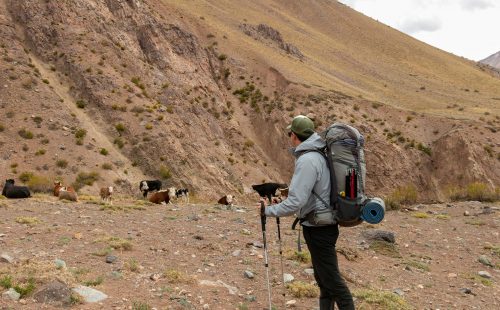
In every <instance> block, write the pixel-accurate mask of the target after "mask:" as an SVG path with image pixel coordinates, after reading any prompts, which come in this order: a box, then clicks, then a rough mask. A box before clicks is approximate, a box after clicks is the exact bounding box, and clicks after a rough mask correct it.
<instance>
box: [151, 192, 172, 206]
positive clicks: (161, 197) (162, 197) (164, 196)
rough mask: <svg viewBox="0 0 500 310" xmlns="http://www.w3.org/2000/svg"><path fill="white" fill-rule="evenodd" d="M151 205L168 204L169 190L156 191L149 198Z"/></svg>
mask: <svg viewBox="0 0 500 310" xmlns="http://www.w3.org/2000/svg"><path fill="white" fill-rule="evenodd" d="M149 201H151V202H152V203H156V204H160V203H162V202H165V203H169V201H170V195H169V190H163V191H158V192H156V193H154V194H153V195H151V197H149Z"/></svg>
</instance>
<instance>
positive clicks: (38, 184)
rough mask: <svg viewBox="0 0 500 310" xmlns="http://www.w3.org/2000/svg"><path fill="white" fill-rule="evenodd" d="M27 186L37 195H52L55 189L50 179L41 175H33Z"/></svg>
mask: <svg viewBox="0 0 500 310" xmlns="http://www.w3.org/2000/svg"><path fill="white" fill-rule="evenodd" d="M26 185H27V186H28V187H29V188H30V190H32V191H33V192H35V193H50V192H51V191H52V189H53V183H52V182H51V181H50V180H49V178H47V177H45V176H40V175H33V176H32V177H31V179H30V180H29V181H28V182H27V184H26Z"/></svg>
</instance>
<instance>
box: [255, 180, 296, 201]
mask: <svg viewBox="0 0 500 310" xmlns="http://www.w3.org/2000/svg"><path fill="white" fill-rule="evenodd" d="M287 187H288V185H286V184H280V183H263V184H257V185H252V188H253V189H254V190H255V191H256V192H257V193H259V196H260V197H263V198H267V199H269V203H271V199H272V197H276V190H277V189H285V188H287Z"/></svg>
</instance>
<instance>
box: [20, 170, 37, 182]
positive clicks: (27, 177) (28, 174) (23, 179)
mask: <svg viewBox="0 0 500 310" xmlns="http://www.w3.org/2000/svg"><path fill="white" fill-rule="evenodd" d="M33 176H34V174H33V172H23V173H21V175H19V180H20V181H21V182H23V183H27V182H28V181H29V180H31V178H33Z"/></svg>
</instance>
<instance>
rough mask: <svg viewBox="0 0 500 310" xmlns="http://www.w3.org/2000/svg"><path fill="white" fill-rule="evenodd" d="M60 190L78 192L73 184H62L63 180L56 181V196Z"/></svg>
mask: <svg viewBox="0 0 500 310" xmlns="http://www.w3.org/2000/svg"><path fill="white" fill-rule="evenodd" d="M59 191H68V192H73V193H74V192H76V191H75V189H74V188H73V187H71V186H62V183H61V181H54V196H56V197H58V196H59Z"/></svg>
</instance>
